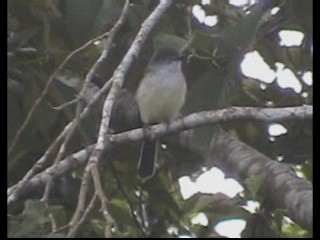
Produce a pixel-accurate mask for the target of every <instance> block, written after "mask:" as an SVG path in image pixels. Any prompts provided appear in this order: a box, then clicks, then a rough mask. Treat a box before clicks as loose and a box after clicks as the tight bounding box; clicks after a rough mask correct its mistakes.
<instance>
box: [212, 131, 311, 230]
mask: <svg viewBox="0 0 320 240" xmlns="http://www.w3.org/2000/svg"><path fill="white" fill-rule="evenodd" d="M210 153H211V154H210V156H211V161H212V160H214V161H215V165H217V166H218V167H219V168H221V169H222V170H223V171H224V172H227V173H228V174H229V175H230V176H232V177H233V178H235V179H237V180H238V181H239V182H244V181H245V180H246V178H248V177H250V176H253V175H256V176H260V177H261V179H262V185H261V194H262V197H263V199H264V202H266V203H267V204H268V206H269V207H272V208H273V209H274V208H282V209H285V210H286V211H287V215H288V216H289V217H290V218H291V219H292V220H293V221H295V222H297V223H298V224H300V225H301V226H303V227H304V228H306V229H308V230H309V231H311V232H312V225H313V221H312V219H313V210H312V209H313V191H312V185H311V183H310V182H308V181H306V180H303V179H301V178H299V177H298V176H297V175H296V173H295V171H294V170H293V169H292V167H291V165H289V164H285V163H281V162H278V161H274V160H271V159H269V158H268V157H266V156H264V155H263V154H261V153H259V152H258V151H257V150H255V149H254V148H252V147H250V146H248V145H246V144H245V143H243V142H241V141H239V140H238V139H236V138H234V137H231V136H230V135H228V134H227V133H225V132H224V131H219V133H217V134H216V135H215V136H214V139H213V140H212V144H211V150H210Z"/></svg>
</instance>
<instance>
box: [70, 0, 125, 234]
mask: <svg viewBox="0 0 320 240" xmlns="http://www.w3.org/2000/svg"><path fill="white" fill-rule="evenodd" d="M129 9H130V2H129V0H127V1H126V4H125V6H124V7H123V10H122V13H121V15H120V17H119V19H118V21H117V22H116V24H115V25H114V26H113V27H112V29H111V30H110V32H109V33H110V34H109V37H108V39H107V40H106V45H105V49H104V51H103V53H102V54H101V56H100V58H99V59H98V61H97V62H96V63H95V65H94V66H93V68H94V67H96V65H98V64H99V63H100V62H101V61H102V60H103V59H104V58H105V57H106V56H107V54H108V52H109V50H110V48H111V47H112V44H113V38H114V36H115V34H116V33H117V32H118V31H119V29H120V28H121V27H122V25H123V24H124V22H125V20H126V19H127V16H128V13H129ZM93 68H92V69H93ZM92 75H93V71H90V72H89V73H88V75H87V77H86V81H85V84H84V86H83V88H82V90H83V91H81V92H82V94H83V93H84V90H85V88H86V84H88V83H89V82H88V79H89V78H90V77H91V76H92ZM108 82H109V83H110V84H111V83H112V79H110V80H109V81H108ZM80 95H81V94H80ZM89 106H90V103H89V104H88V105H87V107H89ZM78 108H79V105H78V106H77V109H78ZM85 110H86V109H85ZM85 110H84V112H83V113H82V114H85ZM79 118H81V116H80V117H78V118H76V120H74V125H75V124H76V123H77V122H78V120H79ZM90 170H91V165H89V164H88V165H87V167H86V173H85V174H84V176H83V179H82V182H86V181H88V178H89V172H90ZM97 175H98V176H97ZM92 177H93V179H94V186H95V191H96V193H97V194H98V196H99V198H100V201H101V205H102V211H103V216H104V217H105V219H106V220H108V221H109V220H110V219H111V217H110V216H109V215H108V212H107V209H106V199H105V198H104V195H103V192H101V191H102V186H101V183H100V182H97V179H96V178H97V177H98V178H99V173H93V174H92ZM99 184H100V185H99ZM83 188H85V185H83V184H81V189H80V193H82V195H81V196H80V195H79V200H78V205H77V208H76V211H75V213H74V215H73V219H72V221H71V223H72V224H73V225H75V223H76V222H77V221H79V219H80V217H81V214H82V211H83V208H84V205H83V204H79V202H80V201H84V199H82V198H83V196H84V191H86V190H85V189H83ZM75 232H76V230H75V228H74V227H72V228H71V229H70V231H69V236H74V235H75ZM108 233H110V236H111V231H110V232H108Z"/></svg>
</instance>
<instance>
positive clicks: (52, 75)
mask: <svg viewBox="0 0 320 240" xmlns="http://www.w3.org/2000/svg"><path fill="white" fill-rule="evenodd" d="M108 34H109V32H106V33H103V34H101V35H100V36H98V37H96V38H94V39H91V40H89V41H88V42H86V43H85V44H84V45H82V46H81V47H79V48H77V49H76V50H74V51H72V52H71V53H69V55H68V56H67V57H66V58H65V59H64V60H63V62H62V63H61V64H60V65H59V66H58V67H57V69H56V70H55V71H54V72H53V73H52V74H51V76H50V78H49V80H48V81H47V84H46V86H45V87H44V89H43V91H42V93H41V94H40V96H39V97H38V99H37V100H36V101H35V103H34V104H33V105H32V107H31V109H30V111H29V112H28V114H27V117H26V119H25V120H24V122H23V123H22V125H21V127H20V128H19V130H18V132H17V133H16V134H15V136H14V138H13V141H12V143H11V145H10V147H9V150H8V156H9V155H10V154H11V153H12V150H13V149H14V147H15V145H16V143H17V141H18V140H19V138H20V137H21V134H22V132H23V131H24V129H25V128H26V126H27V125H28V123H29V122H30V120H31V117H32V116H33V114H34V112H35V110H36V109H37V108H38V106H39V105H40V103H41V102H42V101H43V99H44V98H45V96H46V95H47V93H48V90H49V88H50V86H51V84H52V82H53V80H54V78H55V76H56V75H57V73H58V72H59V71H60V70H61V69H62V68H63V67H64V66H65V65H66V63H67V62H68V61H69V60H70V59H71V58H72V57H73V56H74V55H75V54H77V53H79V52H80V51H82V50H84V49H86V48H87V47H88V46H90V45H91V44H93V43H94V42H96V41H98V40H100V39H102V38H104V37H106V36H107V35H108Z"/></svg>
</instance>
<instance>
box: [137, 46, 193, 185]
mask: <svg viewBox="0 0 320 240" xmlns="http://www.w3.org/2000/svg"><path fill="white" fill-rule="evenodd" d="M182 58H183V56H182V55H181V54H180V52H179V50H178V49H177V48H173V47H163V48H160V49H159V50H158V51H156V52H155V53H154V54H153V56H152V57H151V59H150V61H149V63H148V65H147V67H146V70H145V73H144V76H143V78H142V80H141V82H140V84H139V86H138V89H137V91H136V95H135V99H136V102H137V105H138V109H139V113H140V118H141V121H142V123H143V126H144V127H145V126H149V125H153V124H156V123H161V122H167V121H169V120H172V119H174V118H176V117H178V115H179V113H180V110H181V108H182V106H183V104H184V102H185V97H186V92H187V85H186V80H185V77H184V75H183V72H182V69H181V67H182ZM157 149H158V140H156V139H155V140H153V139H145V140H144V142H143V143H142V147H141V151H140V157H139V162H138V176H139V177H140V178H142V179H148V178H151V177H152V176H153V175H154V173H155V164H156V159H157Z"/></svg>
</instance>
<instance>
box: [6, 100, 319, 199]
mask: <svg viewBox="0 0 320 240" xmlns="http://www.w3.org/2000/svg"><path fill="white" fill-rule="evenodd" d="M312 113H313V110H312V106H308V105H305V106H301V107H286V108H253V107H232V108H226V109H221V110H215V111H206V112H199V113H192V114H190V115H187V116H185V117H183V118H180V119H176V120H173V121H172V122H169V123H162V124H157V125H154V126H152V127H150V130H149V131H144V130H143V129H141V128H140V129H134V130H130V131H127V132H123V133H119V134H114V135H111V136H110V142H108V143H107V144H106V145H105V150H106V151H108V149H110V148H111V147H112V146H115V145H121V144H124V143H128V142H135V141H141V140H143V139H144V138H147V137H154V138H159V137H162V136H165V135H169V134H170V133H174V132H178V131H181V130H185V129H191V128H194V127H200V126H203V125H209V124H218V123H222V122H227V121H235V120H240V119H252V120H263V121H269V122H270V121H282V120H295V119H307V118H311V117H312ZM92 150H93V145H91V146H89V147H87V148H85V149H83V150H81V151H79V152H77V153H74V154H73V155H71V156H69V157H67V158H66V159H64V160H63V161H61V162H60V163H59V164H58V166H57V171H56V172H55V176H54V177H59V176H62V175H64V174H65V173H66V172H68V171H70V170H72V169H76V168H77V167H79V166H81V165H83V164H85V163H86V161H87V159H88V156H89V155H90V154H91V152H92ZM49 169H50V168H48V169H47V170H46V171H43V172H41V173H39V174H37V175H36V176H34V177H32V178H31V179H29V180H28V181H27V182H26V185H25V186H24V187H23V188H21V190H20V191H16V192H13V191H12V189H14V188H16V187H17V184H16V185H14V186H11V187H10V188H9V189H8V195H7V197H8V198H7V201H8V204H9V203H11V202H14V201H17V200H19V199H20V198H21V196H22V195H24V194H25V193H27V192H29V191H31V190H32V189H35V188H39V187H41V186H42V187H43V184H45V183H46V181H47V178H48V171H50V170H49Z"/></svg>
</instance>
